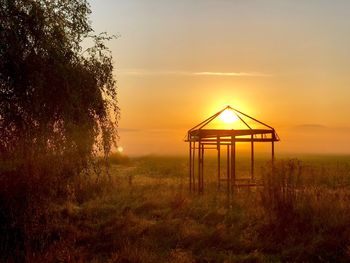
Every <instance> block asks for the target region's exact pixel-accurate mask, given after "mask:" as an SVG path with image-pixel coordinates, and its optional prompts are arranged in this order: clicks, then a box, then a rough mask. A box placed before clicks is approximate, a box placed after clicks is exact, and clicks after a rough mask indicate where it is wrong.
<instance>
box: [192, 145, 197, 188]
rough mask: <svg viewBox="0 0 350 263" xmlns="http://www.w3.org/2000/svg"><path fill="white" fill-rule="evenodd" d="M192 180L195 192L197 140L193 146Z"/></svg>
mask: <svg viewBox="0 0 350 263" xmlns="http://www.w3.org/2000/svg"><path fill="white" fill-rule="evenodd" d="M192 151H193V154H192V180H193V184H192V188H193V192H195V191H196V176H195V174H196V171H195V162H196V142H193V147H192Z"/></svg>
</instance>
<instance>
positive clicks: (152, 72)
mask: <svg viewBox="0 0 350 263" xmlns="http://www.w3.org/2000/svg"><path fill="white" fill-rule="evenodd" d="M117 74H120V75H135V76H147V75H148V76H152V75H179V76H214V77H215V76H217V77H270V76H272V75H271V74H265V73H261V72H216V71H200V72H191V71H180V70H144V69H131V70H119V71H118V72H117Z"/></svg>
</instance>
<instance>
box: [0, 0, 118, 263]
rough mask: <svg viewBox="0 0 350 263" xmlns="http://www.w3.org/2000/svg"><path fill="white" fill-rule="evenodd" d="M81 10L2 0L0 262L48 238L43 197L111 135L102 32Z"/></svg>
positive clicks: (112, 110) (109, 69) (56, 191)
mask: <svg viewBox="0 0 350 263" xmlns="http://www.w3.org/2000/svg"><path fill="white" fill-rule="evenodd" d="M89 14H90V8H89V5H88V3H87V2H86V0H0V185H1V189H0V221H1V224H0V261H5V262H6V261H10V262H12V260H9V258H12V259H13V258H15V259H16V260H14V261H16V262H17V261H24V258H25V255H26V254H27V253H29V252H28V251H32V250H33V249H34V250H40V249H41V246H44V245H49V244H50V243H52V242H53V240H54V236H52V234H50V231H49V228H48V226H49V225H50V222H51V221H52V220H54V219H53V218H52V216H50V203H51V202H59V200H64V199H65V198H67V196H69V195H70V192H71V190H70V189H72V185H73V187H74V183H72V182H74V180H78V181H79V180H80V181H81V178H80V177H79V176H77V175H80V174H82V173H81V171H82V170H83V169H84V168H87V167H88V164H89V163H91V162H93V161H95V160H98V158H95V157H96V156H97V155H99V154H105V155H107V154H108V153H109V151H110V149H111V146H112V145H113V143H114V142H115V140H116V136H117V133H116V128H117V121H118V114H119V109H118V106H117V93H116V87H115V80H114V78H113V64H112V56H111V53H110V51H109V50H108V48H107V47H106V46H105V44H104V43H105V41H106V40H109V39H110V37H108V36H107V35H106V34H100V35H94V31H93V30H92V27H91V25H90V23H89V20H88V17H89ZM87 43H93V44H92V47H90V48H87V49H83V48H82V46H86V45H87ZM93 167H98V166H93ZM86 171H87V169H86ZM85 179H86V178H85ZM33 253H34V252H33Z"/></svg>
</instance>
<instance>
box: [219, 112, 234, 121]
mask: <svg viewBox="0 0 350 263" xmlns="http://www.w3.org/2000/svg"><path fill="white" fill-rule="evenodd" d="M219 118H220V120H221V121H223V122H224V123H233V122H235V121H237V120H238V116H237V115H236V114H235V113H234V112H233V110H231V109H226V110H224V111H223V112H222V113H221V114H220V116H219Z"/></svg>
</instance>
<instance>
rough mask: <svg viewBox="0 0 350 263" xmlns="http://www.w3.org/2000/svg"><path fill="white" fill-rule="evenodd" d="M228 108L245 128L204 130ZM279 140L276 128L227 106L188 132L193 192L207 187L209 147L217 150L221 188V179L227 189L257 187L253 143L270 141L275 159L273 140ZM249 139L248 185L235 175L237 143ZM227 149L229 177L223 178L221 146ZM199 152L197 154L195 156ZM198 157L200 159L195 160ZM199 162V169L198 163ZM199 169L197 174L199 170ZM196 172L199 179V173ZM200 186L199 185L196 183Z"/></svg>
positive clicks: (190, 186) (187, 140) (201, 190)
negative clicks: (205, 176) (225, 183)
mask: <svg viewBox="0 0 350 263" xmlns="http://www.w3.org/2000/svg"><path fill="white" fill-rule="evenodd" d="M225 110H231V111H233V113H234V114H235V115H236V116H237V118H238V119H237V121H241V122H242V123H243V124H244V126H245V127H247V128H246V129H205V127H206V126H207V125H208V124H209V123H210V122H212V121H213V120H214V119H215V118H217V117H218V116H219V115H220V114H221V113H222V112H224V111H225ZM248 122H250V123H251V122H252V123H253V124H254V123H255V124H259V125H260V126H261V125H262V127H263V128H262V129H254V128H253V127H252V126H253V125H252V124H250V125H249V124H248ZM277 141H279V137H278V135H277V133H276V131H275V129H274V128H273V127H271V126H269V125H267V124H265V123H263V122H261V121H259V120H257V119H255V118H253V117H251V116H249V115H247V114H245V113H243V112H241V111H239V110H236V109H234V108H232V107H231V106H227V107H226V108H224V109H222V110H221V111H219V112H217V113H215V114H214V115H213V116H211V117H209V118H208V119H206V120H204V121H203V122H201V123H199V124H198V125H196V126H195V127H193V128H192V129H190V130H189V131H188V133H187V139H186V142H188V143H189V188H190V191H191V192H195V191H196V190H197V191H198V192H199V193H202V192H203V189H204V153H205V150H206V149H216V150H217V165H218V169H217V170H218V174H217V177H218V178H217V179H218V182H217V186H218V188H220V187H221V182H222V181H226V182H227V191H228V192H232V191H234V188H235V187H236V186H254V185H256V182H255V180H254V143H255V142H270V143H271V158H272V162H273V160H274V158H275V146H274V143H275V142H277ZM239 142H250V146H251V147H250V148H251V154H250V176H251V178H250V180H249V181H248V182H246V183H245V184H242V183H241V184H239V183H238V181H239V180H238V178H236V143H239ZM222 147H226V149H227V157H226V158H227V163H226V171H227V172H226V173H227V178H221V148H222ZM196 151H197V152H198V154H197V155H196ZM196 158H197V162H196ZM196 163H197V169H196V167H195V164H196ZM196 170H197V173H196ZM195 174H197V180H196V178H195V177H196V176H195ZM196 185H197V186H196Z"/></svg>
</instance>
